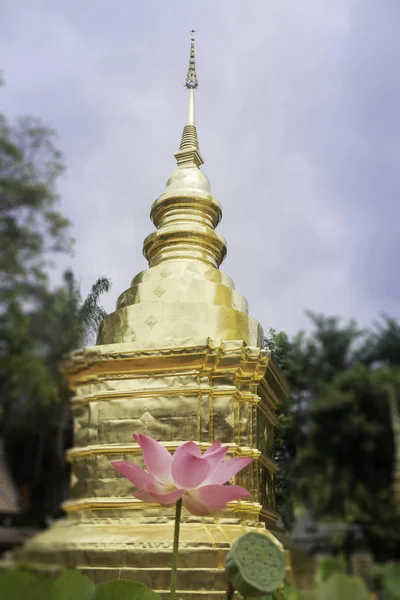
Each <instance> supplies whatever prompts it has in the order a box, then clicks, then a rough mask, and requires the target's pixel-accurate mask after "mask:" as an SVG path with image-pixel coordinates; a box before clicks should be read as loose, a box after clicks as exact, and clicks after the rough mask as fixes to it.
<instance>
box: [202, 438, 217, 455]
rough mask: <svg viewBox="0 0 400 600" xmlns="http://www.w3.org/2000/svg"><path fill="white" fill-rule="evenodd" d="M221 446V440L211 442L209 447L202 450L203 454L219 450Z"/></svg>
mask: <svg viewBox="0 0 400 600" xmlns="http://www.w3.org/2000/svg"><path fill="white" fill-rule="evenodd" d="M220 448H221V442H218V441H217V442H214V443H213V444H211V446H210V447H209V448H207V450H206V451H205V452H204V454H203V456H207V455H208V454H211V453H212V452H215V451H216V450H219V449H220Z"/></svg>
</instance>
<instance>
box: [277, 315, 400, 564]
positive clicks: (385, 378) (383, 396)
mask: <svg viewBox="0 0 400 600" xmlns="http://www.w3.org/2000/svg"><path fill="white" fill-rule="evenodd" d="M309 317H310V319H311V320H312V323H313V330H312V332H311V333H310V334H308V335H306V334H304V333H299V334H298V335H296V336H295V337H294V338H293V339H292V340H289V339H288V337H287V336H286V335H285V334H282V333H281V334H276V333H275V332H271V335H270V337H269V338H268V340H267V346H268V347H269V348H270V349H271V351H272V353H273V354H274V356H275V358H276V360H277V362H278V363H279V365H280V366H281V368H282V370H283V372H284V373H285V375H286V377H287V378H288V381H289V384H290V386H291V395H290V398H288V399H287V401H286V403H285V404H284V405H283V407H282V408H281V411H280V415H279V423H278V430H277V442H276V459H277V461H278V463H279V464H280V467H281V474H280V475H279V476H278V478H277V502H278V505H279V509H280V511H281V513H282V516H283V518H284V520H285V523H286V525H287V526H289V527H290V526H291V524H292V522H293V513H294V507H295V505H296V503H299V504H301V505H302V506H306V507H307V508H309V509H311V510H312V512H313V514H314V515H315V516H316V517H317V518H320V519H325V520H326V519H329V520H340V521H342V522H343V521H344V522H347V523H357V524H358V525H359V526H361V527H362V529H363V531H364V534H365V536H366V539H367V541H368V544H369V546H370V548H371V550H372V551H373V552H374V553H375V555H376V556H377V557H381V558H389V557H390V556H393V554H395V553H396V552H398V551H399V550H400V548H399V544H398V540H399V539H400V515H399V514H398V512H397V510H396V507H395V504H394V499H393V489H392V484H393V471H394V456H395V439H394V432H393V415H395V414H398V410H399V407H398V400H395V401H394V404H393V398H396V399H398V398H399V396H400V377H399V373H400V326H399V324H398V323H397V322H396V321H395V320H394V319H391V318H389V317H387V316H383V317H382V318H381V320H380V321H379V322H378V323H376V324H375V325H374V326H373V327H372V328H371V329H369V330H361V329H359V328H358V326H357V324H356V323H355V322H354V321H351V322H350V323H348V324H345V325H342V324H341V322H340V319H338V318H335V317H325V316H323V315H315V314H313V313H309ZM394 411H397V413H396V412H394ZM385 553H386V554H387V556H386V554H385ZM384 555H385V556H384Z"/></svg>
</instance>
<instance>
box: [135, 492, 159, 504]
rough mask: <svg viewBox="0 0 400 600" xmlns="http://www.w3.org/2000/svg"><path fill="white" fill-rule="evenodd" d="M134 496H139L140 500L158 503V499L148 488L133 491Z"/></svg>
mask: <svg viewBox="0 0 400 600" xmlns="http://www.w3.org/2000/svg"><path fill="white" fill-rule="evenodd" d="M132 496H134V497H135V498H137V499H138V500H142V501H143V502H155V503H157V504H158V500H156V499H155V498H154V496H153V494H151V493H150V492H147V491H146V490H137V491H136V492H132Z"/></svg>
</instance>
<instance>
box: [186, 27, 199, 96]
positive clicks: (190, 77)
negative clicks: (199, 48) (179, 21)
mask: <svg viewBox="0 0 400 600" xmlns="http://www.w3.org/2000/svg"><path fill="white" fill-rule="evenodd" d="M194 34H195V30H194V29H192V31H191V32H190V40H191V41H190V59H189V68H188V72H187V77H186V82H185V87H187V88H188V90H190V89H192V90H195V89H196V88H197V87H198V85H199V82H198V81H197V75H196V62H195V59H194Z"/></svg>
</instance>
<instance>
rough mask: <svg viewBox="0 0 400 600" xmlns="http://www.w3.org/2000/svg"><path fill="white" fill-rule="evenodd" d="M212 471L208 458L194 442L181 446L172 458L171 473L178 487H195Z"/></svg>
mask: <svg viewBox="0 0 400 600" xmlns="http://www.w3.org/2000/svg"><path fill="white" fill-rule="evenodd" d="M209 471H210V467H209V465H208V462H207V459H204V458H203V457H202V456H201V450H200V448H199V447H198V446H197V444H195V443H194V442H186V443H185V444H183V445H182V446H180V447H179V448H178V449H177V450H176V452H175V454H174V456H173V459H172V466H171V475H172V478H173V480H174V482H175V484H176V486H177V487H178V488H185V489H191V488H195V487H197V486H198V485H200V483H201V482H202V481H204V479H205V478H206V477H207V475H208V473H209Z"/></svg>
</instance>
